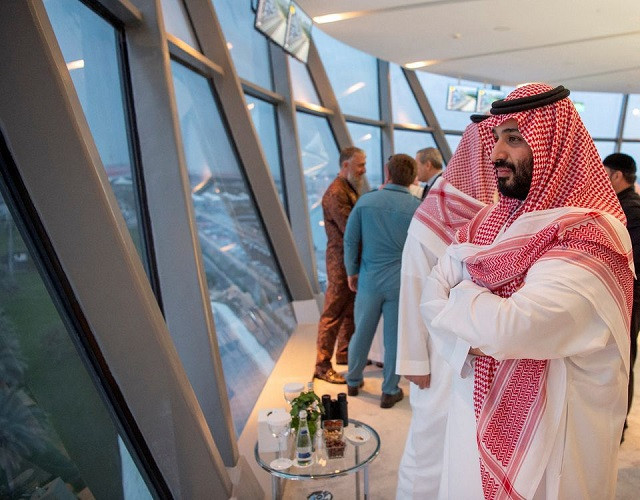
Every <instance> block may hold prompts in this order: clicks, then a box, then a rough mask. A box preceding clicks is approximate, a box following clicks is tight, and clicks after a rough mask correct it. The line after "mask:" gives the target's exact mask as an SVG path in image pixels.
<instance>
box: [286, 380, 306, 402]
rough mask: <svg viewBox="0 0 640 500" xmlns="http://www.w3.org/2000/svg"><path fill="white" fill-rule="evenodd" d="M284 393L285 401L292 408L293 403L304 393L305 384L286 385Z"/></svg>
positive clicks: (290, 383)
mask: <svg viewBox="0 0 640 500" xmlns="http://www.w3.org/2000/svg"><path fill="white" fill-rule="evenodd" d="M283 391H284V400H285V401H286V402H287V403H288V404H289V406H291V402H292V401H293V400H294V399H295V398H297V397H298V396H299V395H300V393H301V392H302V391H304V384H303V383H302V382H289V383H288V384H284V387H283Z"/></svg>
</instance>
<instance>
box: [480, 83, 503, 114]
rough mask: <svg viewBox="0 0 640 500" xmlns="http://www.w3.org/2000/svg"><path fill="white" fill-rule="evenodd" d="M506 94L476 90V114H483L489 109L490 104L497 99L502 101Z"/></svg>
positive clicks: (501, 91) (493, 90)
mask: <svg viewBox="0 0 640 500" xmlns="http://www.w3.org/2000/svg"><path fill="white" fill-rule="evenodd" d="M505 97H506V94H505V92H504V91H503V90H496V89H480V90H478V105H477V107H476V113H480V114H485V113H486V112H488V111H489V110H490V109H491V103H493V101H497V100H498V99H504V98H505Z"/></svg>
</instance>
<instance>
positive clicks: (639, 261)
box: [602, 153, 640, 439]
mask: <svg viewBox="0 0 640 500" xmlns="http://www.w3.org/2000/svg"><path fill="white" fill-rule="evenodd" d="M602 163H604V168H605V170H606V171H607V173H608V174H609V179H610V180H611V185H612V186H613V189H614V191H615V192H616V194H617V195H618V200H619V201H620V205H621V206H622V210H623V211H624V215H625V216H626V217H627V230H628V231H629V235H630V236H631V246H632V248H633V262H634V266H635V271H636V275H638V274H639V273H640V195H638V193H636V191H635V182H636V162H635V161H634V160H633V158H632V157H631V156H629V155H627V154H624V153H613V154H611V155H609V156H607V157H606V158H605V159H604V161H603V162H602ZM638 329H640V282H639V281H638V279H634V280H633V309H632V311H631V329H630V336H631V355H630V365H629V366H630V373H629V406H628V408H631V400H632V398H633V364H634V362H635V360H636V354H637V352H638V346H637V340H638ZM628 413H629V410H628V409H627V414H628ZM624 427H625V429H626V427H627V422H626V421H625V423H624ZM623 439H624V433H623Z"/></svg>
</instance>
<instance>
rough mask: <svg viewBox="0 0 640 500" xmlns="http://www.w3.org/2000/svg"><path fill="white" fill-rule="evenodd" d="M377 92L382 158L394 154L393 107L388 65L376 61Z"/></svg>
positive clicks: (385, 62)
mask: <svg viewBox="0 0 640 500" xmlns="http://www.w3.org/2000/svg"><path fill="white" fill-rule="evenodd" d="M378 92H379V96H380V119H381V120H382V121H383V122H384V125H383V127H382V158H383V160H384V159H385V158H389V156H391V155H392V154H393V153H394V145H393V107H392V104H391V103H392V100H391V74H390V72H389V63H388V62H387V61H383V60H381V59H378Z"/></svg>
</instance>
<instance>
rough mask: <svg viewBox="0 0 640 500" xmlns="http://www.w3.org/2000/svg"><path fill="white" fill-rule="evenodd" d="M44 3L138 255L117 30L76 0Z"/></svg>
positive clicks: (139, 238)
mask: <svg viewBox="0 0 640 500" xmlns="http://www.w3.org/2000/svg"><path fill="white" fill-rule="evenodd" d="M44 5H45V7H46V9H47V14H48V15H49V19H50V21H51V25H52V26H53V30H54V32H55V34H56V38H57V40H58V44H59V45H60V49H61V50H62V55H63V56H64V60H65V62H66V63H67V68H68V69H69V73H70V75H71V79H72V81H73V84H74V86H75V89H76V93H77V94H78V97H79V99H80V103H81V104H82V109H83V111H84V114H85V116H86V118H87V122H88V123H89V128H90V129H91V133H92V135H93V139H94V141H95V143H96V146H97V148H98V152H99V153H100V159H101V160H102V163H103V165H104V168H105V170H106V172H107V176H108V178H109V182H110V183H111V188H112V189H113V192H114V194H115V196H116V199H117V201H118V205H119V207H120V210H121V212H122V215H123V217H124V220H125V222H126V223H127V227H128V228H129V233H130V234H131V237H132V238H133V242H134V243H135V245H136V247H137V249H138V252H139V253H140V255H141V256H143V260H146V259H145V258H144V253H143V250H142V245H143V242H142V234H141V230H140V224H139V216H138V201H137V193H136V188H135V178H134V175H133V167H132V165H133V162H132V159H131V145H130V141H129V136H128V130H127V128H128V127H127V121H126V118H125V114H126V113H125V100H124V92H123V89H122V75H121V73H120V61H119V56H118V52H117V48H118V43H119V42H118V33H117V31H116V29H115V28H114V27H113V26H111V25H110V24H109V23H107V22H106V21H105V20H104V19H102V18H101V17H100V16H98V15H97V14H96V13H94V12H93V11H91V10H90V9H88V8H87V7H86V6H85V5H83V4H82V3H81V2H80V1H79V0H45V2H44Z"/></svg>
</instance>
